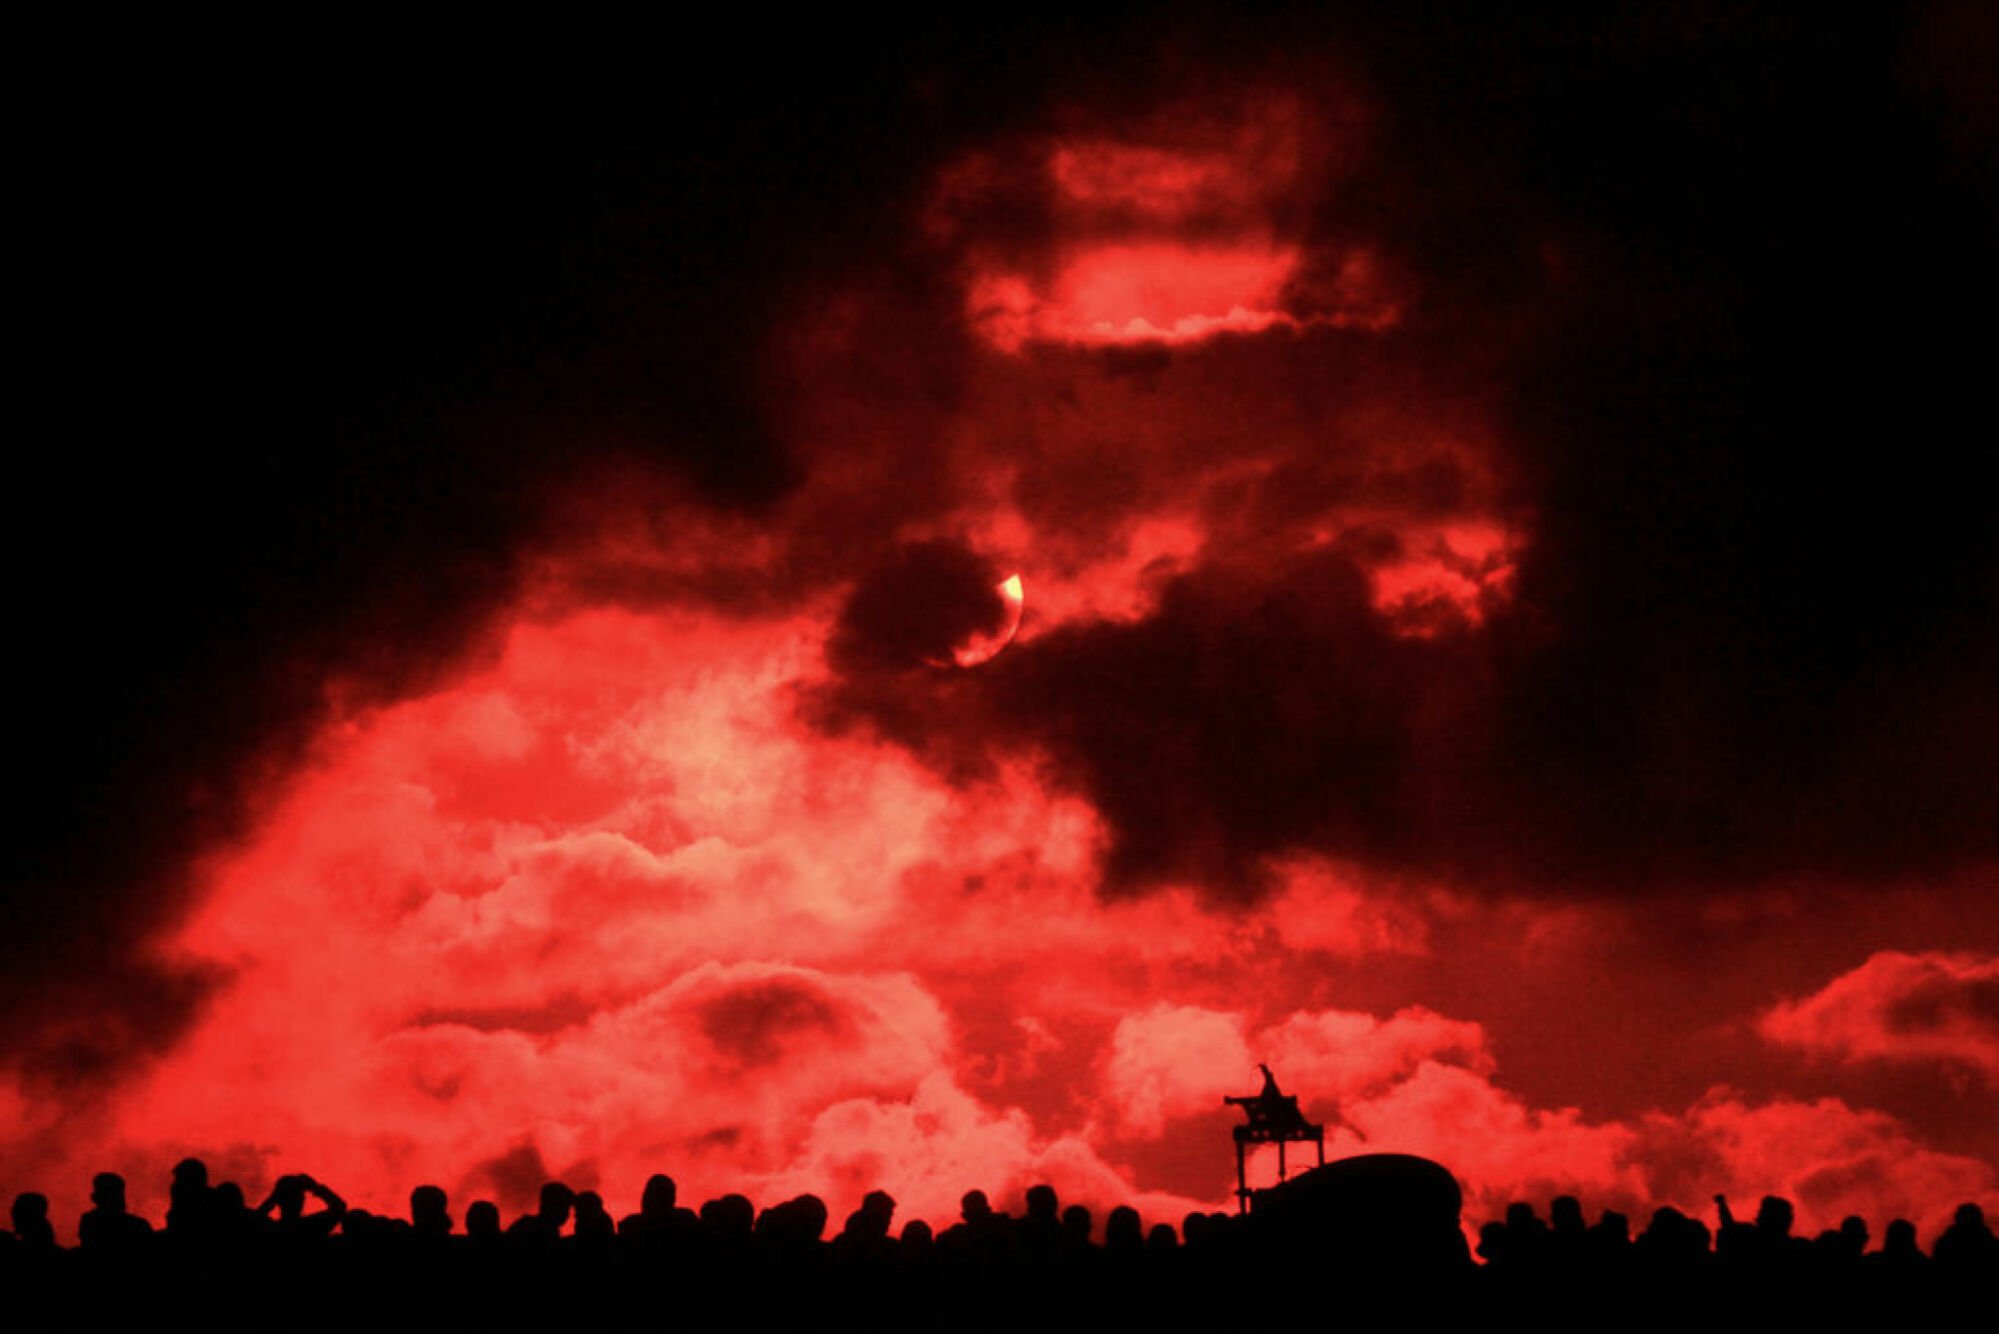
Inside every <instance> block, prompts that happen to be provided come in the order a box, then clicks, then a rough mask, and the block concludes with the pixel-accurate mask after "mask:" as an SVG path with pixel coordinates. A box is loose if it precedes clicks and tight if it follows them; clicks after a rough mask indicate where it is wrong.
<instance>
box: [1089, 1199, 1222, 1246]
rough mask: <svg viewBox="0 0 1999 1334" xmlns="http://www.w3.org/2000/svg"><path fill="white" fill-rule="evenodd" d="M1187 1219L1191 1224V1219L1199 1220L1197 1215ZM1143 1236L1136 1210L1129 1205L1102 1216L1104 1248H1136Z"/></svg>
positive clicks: (1123, 1205) (1190, 1215)
mask: <svg viewBox="0 0 1999 1334" xmlns="http://www.w3.org/2000/svg"><path fill="white" fill-rule="evenodd" d="M1187 1218H1189V1222H1191V1220H1193V1218H1199V1214H1189V1216H1187ZM1143 1236H1145V1234H1143V1222H1141V1220H1139V1216H1137V1210H1135V1208H1131V1206H1129V1204H1119V1206H1117V1208H1113V1210H1111V1212H1109V1214H1105V1216H1103V1244H1105V1246H1111V1248H1119V1250H1123V1248H1131V1246H1137V1244H1139V1240H1143Z"/></svg>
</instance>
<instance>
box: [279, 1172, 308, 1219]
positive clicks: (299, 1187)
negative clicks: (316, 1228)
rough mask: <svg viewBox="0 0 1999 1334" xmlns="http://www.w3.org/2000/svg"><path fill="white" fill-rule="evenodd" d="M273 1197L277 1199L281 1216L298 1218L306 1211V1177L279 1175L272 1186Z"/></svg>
mask: <svg viewBox="0 0 1999 1334" xmlns="http://www.w3.org/2000/svg"><path fill="white" fill-rule="evenodd" d="M271 1198H272V1199H273V1200H275V1201H277V1205H278V1217H279V1218H283V1219H293V1218H297V1217H298V1216H299V1215H300V1214H302V1213H304V1212H305V1178H304V1177H302V1176H298V1175H295V1174H294V1175H291V1176H281V1177H279V1178H278V1184H277V1185H276V1186H274V1187H272V1188H271Z"/></svg>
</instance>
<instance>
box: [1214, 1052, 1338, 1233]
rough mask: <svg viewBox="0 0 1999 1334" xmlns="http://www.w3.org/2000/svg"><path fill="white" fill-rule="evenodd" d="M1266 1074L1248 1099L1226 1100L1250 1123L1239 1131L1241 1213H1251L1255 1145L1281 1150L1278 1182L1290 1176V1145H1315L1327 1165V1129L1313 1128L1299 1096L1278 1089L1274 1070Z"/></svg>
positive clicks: (1237, 1192) (1266, 1068)
mask: <svg viewBox="0 0 1999 1334" xmlns="http://www.w3.org/2000/svg"><path fill="white" fill-rule="evenodd" d="M1256 1068H1257V1069H1259V1070H1261V1071H1263V1089H1262V1091H1261V1092H1259V1093H1257V1094H1255V1095H1254V1096H1251V1097H1247V1098H1223V1099H1222V1101H1223V1102H1224V1103H1226V1104H1228V1105H1229V1106H1231V1107H1240V1108H1242V1111H1243V1115H1244V1116H1246V1117H1248V1118H1249V1120H1248V1121H1247V1122H1245V1123H1244V1124H1242V1125H1239V1126H1237V1127H1236V1128H1235V1202H1236V1212H1237V1213H1247V1212H1248V1211H1249V1197H1250V1195H1251V1194H1252V1193H1253V1192H1252V1191H1251V1190H1250V1188H1249V1172H1248V1164H1249V1148H1250V1145H1252V1144H1275V1145H1276V1146H1277V1179H1278V1180H1279V1181H1283V1180H1285V1179H1286V1177H1288V1176H1289V1175H1290V1171H1289V1164H1288V1163H1287V1162H1286V1161H1285V1153H1284V1146H1285V1145H1287V1144H1315V1145H1317V1146H1318V1149H1319V1166H1321V1167H1324V1166H1325V1165H1326V1128H1325V1127H1324V1126H1318V1125H1313V1124H1312V1123H1311V1122H1310V1121H1307V1120H1306V1119H1305V1115H1304V1113H1303V1112H1300V1111H1299V1110H1298V1095H1297V1094H1295V1093H1285V1092H1282V1091H1281V1090H1279V1089H1278V1087H1277V1076H1275V1075H1273V1074H1271V1073H1270V1067H1269V1066H1267V1065H1259V1066H1257V1067H1256Z"/></svg>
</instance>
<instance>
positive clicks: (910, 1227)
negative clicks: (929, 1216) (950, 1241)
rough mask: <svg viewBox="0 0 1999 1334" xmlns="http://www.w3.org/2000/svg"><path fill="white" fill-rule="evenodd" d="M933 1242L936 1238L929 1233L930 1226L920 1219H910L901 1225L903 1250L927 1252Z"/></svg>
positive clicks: (933, 1234)
mask: <svg viewBox="0 0 1999 1334" xmlns="http://www.w3.org/2000/svg"><path fill="white" fill-rule="evenodd" d="M935 1240H937V1237H936V1234H935V1233H933V1232H931V1230H930V1224H928V1223H926V1222H924V1221H923V1220H922V1219H920V1218H912V1219H910V1220H909V1221H908V1222H907V1223H904V1224H903V1225H902V1245H903V1248H904V1249H905V1250H911V1251H927V1250H929V1249H930V1244H931V1243H932V1242H934V1241H935Z"/></svg>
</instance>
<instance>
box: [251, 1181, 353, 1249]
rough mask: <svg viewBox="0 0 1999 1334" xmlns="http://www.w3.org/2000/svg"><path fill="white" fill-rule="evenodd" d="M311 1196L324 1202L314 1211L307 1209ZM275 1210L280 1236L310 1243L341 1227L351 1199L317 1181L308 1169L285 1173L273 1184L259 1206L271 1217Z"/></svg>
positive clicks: (265, 1214) (262, 1215)
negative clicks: (309, 1211) (335, 1192)
mask: <svg viewBox="0 0 1999 1334" xmlns="http://www.w3.org/2000/svg"><path fill="white" fill-rule="evenodd" d="M307 1196H311V1197H312V1198H314V1199H316V1200H318V1201H319V1203H320V1207H319V1208H318V1209H316V1210H314V1211H313V1212H312V1213H307V1212H306V1211H305V1202H306V1197H307ZM273 1211H275V1212H276V1218H275V1219H273V1221H274V1222H275V1223H276V1224H277V1235H278V1236H279V1237H280V1238H283V1239H286V1240H290V1241H298V1242H307V1241H318V1240H321V1239H323V1238H326V1237H330V1236H332V1235H333V1230H334V1229H335V1228H337V1227H339V1226H340V1220H341V1219H342V1218H344V1217H345V1216H346V1214H347V1202H346V1201H345V1200H343V1199H341V1198H340V1197H339V1196H338V1195H336V1194H334V1193H333V1191H332V1190H331V1189H330V1188H328V1187H326V1186H324V1185H322V1184H321V1183H319V1182H318V1181H315V1180H313V1179H312V1178H311V1177H310V1176H308V1175H306V1174H305V1173H304V1172H294V1173H292V1174H290V1175H289V1176H281V1177H279V1178H278V1180H277V1184H276V1185H274V1186H272V1187H271V1193H270V1194H269V1195H268V1196H267V1197H265V1199H264V1202H263V1203H262V1204H260V1205H258V1206H257V1215H258V1216H259V1217H261V1218H271V1217H272V1213H273Z"/></svg>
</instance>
